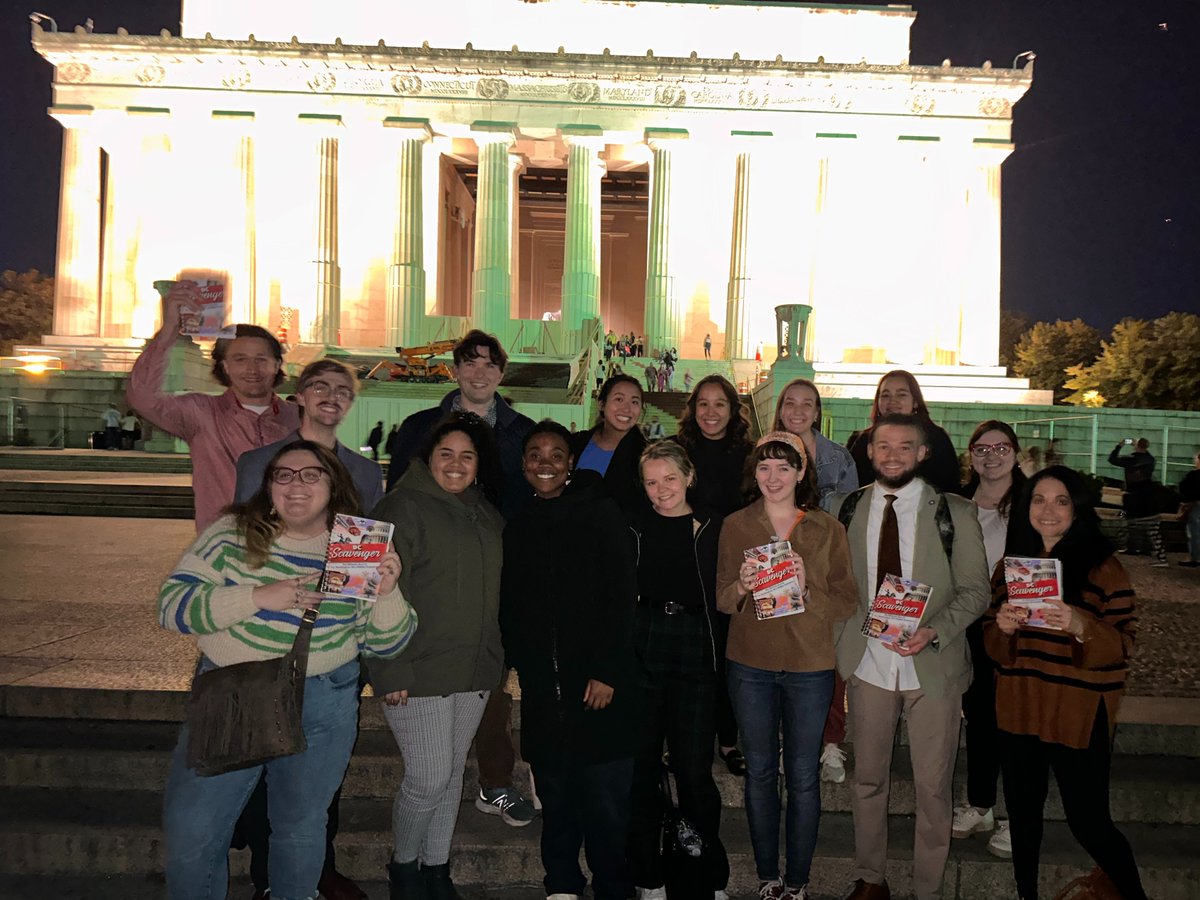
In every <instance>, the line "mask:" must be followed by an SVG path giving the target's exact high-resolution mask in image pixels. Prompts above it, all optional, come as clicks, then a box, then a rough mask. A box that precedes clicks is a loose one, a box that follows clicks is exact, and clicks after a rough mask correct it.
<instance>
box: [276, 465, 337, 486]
mask: <svg viewBox="0 0 1200 900" xmlns="http://www.w3.org/2000/svg"><path fill="white" fill-rule="evenodd" d="M328 474H329V473H328V472H326V471H325V470H324V469H322V468H321V467H320V466H305V467H304V468H303V469H289V468H287V467H286V466H276V467H275V468H274V469H272V470H271V480H272V481H273V482H275V483H276V484H291V483H292V481H293V480H294V479H296V478H299V479H300V480H301V481H303V482H304V483H305V484H316V483H317V482H318V481H320V480H321V476H322V475H328Z"/></svg>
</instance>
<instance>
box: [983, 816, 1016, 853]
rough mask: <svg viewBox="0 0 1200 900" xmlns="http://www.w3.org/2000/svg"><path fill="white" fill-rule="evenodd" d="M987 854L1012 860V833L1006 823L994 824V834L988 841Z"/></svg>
mask: <svg viewBox="0 0 1200 900" xmlns="http://www.w3.org/2000/svg"><path fill="white" fill-rule="evenodd" d="M988 852H989V853H991V854H992V856H998V857H1000V858H1001V859H1012V832H1011V831H1010V830H1009V828H1008V823H1007V822H997V823H996V833H995V834H993V835H992V839H991V840H990V841H988Z"/></svg>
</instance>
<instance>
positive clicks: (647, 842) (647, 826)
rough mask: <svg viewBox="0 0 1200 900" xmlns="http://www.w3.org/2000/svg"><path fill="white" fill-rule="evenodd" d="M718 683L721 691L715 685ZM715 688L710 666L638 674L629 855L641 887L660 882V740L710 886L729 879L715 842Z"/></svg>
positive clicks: (725, 861) (725, 860)
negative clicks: (639, 709) (639, 707)
mask: <svg viewBox="0 0 1200 900" xmlns="http://www.w3.org/2000/svg"><path fill="white" fill-rule="evenodd" d="M718 687H720V690H719V691H718ZM718 693H725V694H727V691H726V690H725V688H724V687H723V686H719V685H718V684H717V680H716V677H715V676H714V675H713V674H712V673H705V674H703V675H692V674H687V675H684V674H679V673H670V674H667V673H662V672H655V673H653V674H652V675H647V676H645V677H644V678H643V681H642V703H643V710H644V716H645V719H644V722H643V724H642V727H641V729H640V734H641V736H642V743H641V744H640V746H639V750H638V755H637V760H636V762H635V764H634V771H633V823H632V825H631V829H630V830H631V835H630V858H631V859H632V862H633V877H634V881H635V883H636V884H637V885H638V886H640V887H647V888H654V887H661V886H662V884H663V867H662V857H661V856H660V854H659V835H660V833H661V828H662V819H663V813H664V812H665V809H664V805H663V804H664V798H663V796H662V792H661V790H660V785H661V773H662V753H663V740H664V739H665V740H666V744H667V750H668V751H669V752H670V754H671V771H672V773H674V775H675V789H676V793H677V794H678V798H679V799H678V806H679V811H680V813H682V814H683V817H684V818H685V819H687V820H688V821H689V822H691V823H692V825H693V826H694V827H695V829H696V831H697V833H699V835H700V837H701V838H702V839H703V840H704V858H705V859H706V860H707V861H708V873H709V878H710V884H709V887H710V888H711V889H712V890H714V891H717V890H723V889H724V888H725V885H726V884H727V883H728V882H729V858H728V856H727V855H726V853H725V848H724V846H722V844H721V838H720V834H719V832H720V827H721V794H720V792H719V791H718V790H717V785H716V783H715V782H714V781H713V776H712V765H713V736H714V734H715V731H716V724H715V713H716V708H717V695H718Z"/></svg>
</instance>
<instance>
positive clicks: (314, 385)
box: [304, 381, 354, 403]
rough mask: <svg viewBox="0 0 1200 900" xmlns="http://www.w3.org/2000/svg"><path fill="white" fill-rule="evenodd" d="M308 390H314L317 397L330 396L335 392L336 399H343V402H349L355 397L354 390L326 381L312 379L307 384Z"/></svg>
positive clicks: (306, 388)
mask: <svg viewBox="0 0 1200 900" xmlns="http://www.w3.org/2000/svg"><path fill="white" fill-rule="evenodd" d="M304 389H305V390H306V391H312V392H313V394H314V395H315V396H317V397H328V396H329V395H330V394H333V396H334V399H336V400H341V401H342V402H343V403H349V402H350V401H351V400H353V399H354V391H352V390H350V388H347V387H336V388H335V387H334V386H333V385H331V384H328V383H326V382H324V381H312V382H309V383H308V384H307V385H305V387H304Z"/></svg>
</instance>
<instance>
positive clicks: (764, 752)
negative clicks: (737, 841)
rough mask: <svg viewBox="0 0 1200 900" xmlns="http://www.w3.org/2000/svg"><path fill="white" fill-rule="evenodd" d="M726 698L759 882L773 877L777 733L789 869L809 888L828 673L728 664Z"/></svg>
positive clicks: (791, 881)
mask: <svg viewBox="0 0 1200 900" xmlns="http://www.w3.org/2000/svg"><path fill="white" fill-rule="evenodd" d="M728 671H729V696H730V698H731V699H732V700H733V710H734V712H735V713H736V715H737V720H738V728H739V729H740V730H741V733H742V752H743V753H744V754H745V756H746V818H747V820H748V821H749V825H750V844H751V847H752V848H753V849H754V864H755V867H756V869H757V870H758V878H759V880H760V881H774V880H775V879H776V878H778V877H779V815H780V807H781V803H780V798H779V735H780V732H781V731H782V733H783V768H784V774H785V776H786V780H787V797H788V802H787V869H786V872H785V875H784V880H785V881H786V882H787V884H788V885H790V886H792V887H800V886H802V885H806V884H808V879H809V871H810V869H811V868H812V858H813V853H814V852H815V850H816V846H817V824H818V822H819V821H820V818H821V786H820V779H819V774H820V768H821V733H822V731H823V730H824V728H825V717H826V715H827V713H828V712H829V702H830V699H831V697H832V696H833V670H832V669H826V670H824V671H820V672H770V671H767V670H766V669H756V668H754V667H753V666H744V665H742V664H741V663H736V662H733V661H732V660H730V661H729V663H728Z"/></svg>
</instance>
